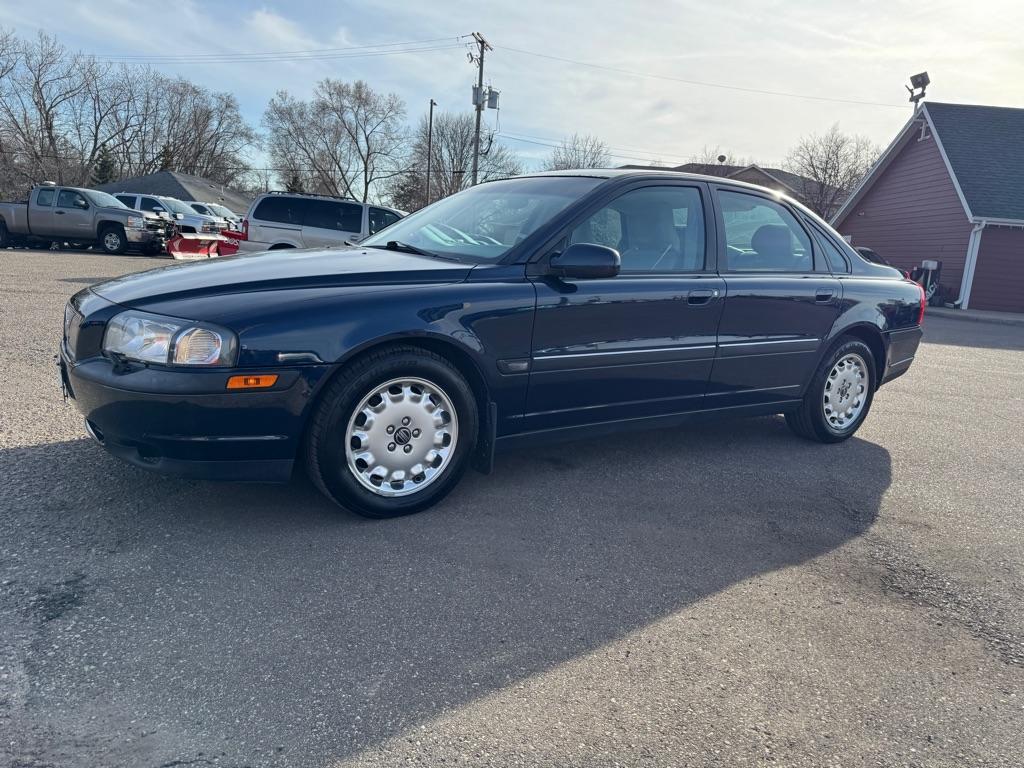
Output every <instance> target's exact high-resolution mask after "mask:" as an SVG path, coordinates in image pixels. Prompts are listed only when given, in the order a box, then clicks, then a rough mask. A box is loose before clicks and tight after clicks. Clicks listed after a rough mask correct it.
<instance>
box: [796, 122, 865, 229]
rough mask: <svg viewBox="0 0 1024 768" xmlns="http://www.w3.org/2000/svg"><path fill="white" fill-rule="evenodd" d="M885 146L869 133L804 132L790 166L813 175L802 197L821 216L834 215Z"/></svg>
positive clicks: (802, 174)
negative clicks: (874, 139) (809, 133)
mask: <svg viewBox="0 0 1024 768" xmlns="http://www.w3.org/2000/svg"><path fill="white" fill-rule="evenodd" d="M879 154H881V149H880V148H879V147H878V146H877V145H876V144H875V143H874V142H872V141H871V140H870V139H869V138H867V137H866V136H857V135H853V134H847V133H843V132H842V131H840V130H839V124H838V123H836V124H835V125H833V126H832V127H831V128H830V129H829V130H828V132H827V133H824V134H820V135H819V134H811V135H809V136H804V137H803V138H802V139H800V141H799V142H798V143H797V145H796V146H795V147H794V148H793V149H792V150H790V153H789V155H788V156H787V158H786V163H785V167H786V170H788V171H790V172H791V173H796V174H799V175H801V176H804V177H806V178H807V179H810V183H808V184H805V185H804V187H805V188H804V189H803V190H802V195H801V199H802V200H803V201H804V203H805V204H806V205H807V206H808V207H809V208H811V209H812V210H813V211H814V212H815V213H817V214H818V215H819V216H823V217H825V218H828V217H830V216H831V215H832V214H833V213H835V211H836V210H837V209H838V208H839V206H840V205H841V204H842V202H843V201H844V200H845V199H846V198H847V196H848V195H849V194H850V193H851V192H852V191H853V188H854V187H855V186H856V185H857V182H859V181H860V180H861V179H862V178H863V177H864V174H866V173H867V172H868V170H870V168H871V166H872V165H873V164H874V162H875V160H877V159H878V156H879Z"/></svg>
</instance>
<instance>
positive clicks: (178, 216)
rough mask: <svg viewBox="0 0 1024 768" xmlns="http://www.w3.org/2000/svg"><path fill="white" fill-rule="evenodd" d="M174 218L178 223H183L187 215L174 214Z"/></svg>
mask: <svg viewBox="0 0 1024 768" xmlns="http://www.w3.org/2000/svg"><path fill="white" fill-rule="evenodd" d="M174 218H176V219H177V220H178V221H181V220H182V219H184V218H185V214H184V213H176V214H174Z"/></svg>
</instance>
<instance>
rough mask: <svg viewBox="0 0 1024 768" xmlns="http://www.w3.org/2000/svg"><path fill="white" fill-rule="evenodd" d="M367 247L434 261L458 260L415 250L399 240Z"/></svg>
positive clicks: (422, 250) (420, 249) (412, 246)
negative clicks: (423, 257)
mask: <svg viewBox="0 0 1024 768" xmlns="http://www.w3.org/2000/svg"><path fill="white" fill-rule="evenodd" d="M367 247H369V248H382V249H384V250H387V251H401V252H402V253H415V254H416V255H417V256H430V257H432V258H435V259H443V260H444V261H458V259H453V258H452V257H451V256H442V255H441V254H440V253H434V252H433V251H427V250H424V249H423V248H417V247H416V246H415V245H409V243H403V242H402V241H400V240H388V242H387V244H386V245H370V246H367Z"/></svg>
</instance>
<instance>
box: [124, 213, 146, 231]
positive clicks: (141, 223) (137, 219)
mask: <svg viewBox="0 0 1024 768" xmlns="http://www.w3.org/2000/svg"><path fill="white" fill-rule="evenodd" d="M126 226H127V227H128V229H145V228H146V220H145V219H144V218H143V217H142V216H129V217H128V221H127V222H126Z"/></svg>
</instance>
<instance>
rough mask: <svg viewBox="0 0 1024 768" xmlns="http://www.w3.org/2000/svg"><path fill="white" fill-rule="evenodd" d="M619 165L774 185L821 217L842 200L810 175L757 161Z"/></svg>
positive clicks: (760, 184)
mask: <svg viewBox="0 0 1024 768" xmlns="http://www.w3.org/2000/svg"><path fill="white" fill-rule="evenodd" d="M622 167H623V168H630V169H635V170H659V171H678V172H680V173H699V174H702V175H704V176H720V177H721V178H725V179H736V180H737V181H745V182H747V183H748V184H757V185H759V186H762V187H767V188H768V189H774V190H776V191H777V192H782V193H783V194H785V195H789V196H790V197H792V198H793V199H795V200H799V201H800V202H801V203H803V204H804V205H806V206H807V207H808V208H810V209H811V210H813V211H815V212H816V213H818V214H820V215H821V216H823V217H824V218H826V219H827V218H831V216H832V214H833V213H835V209H836V208H838V207H839V204H840V203H842V202H843V195H842V193H841V192H839V191H837V190H836V189H835V188H834V187H829V186H828V185H825V184H819V183H818V182H817V181H815V180H814V179H809V178H807V177H806V176H801V175H799V174H797V173H790V172H789V171H784V170H782V169H781V168H764V167H762V166H760V165H757V164H753V165H726V164H725V163H684V164H683V165H676V166H673V167H671V168H669V167H663V166H655V165H624V166H622Z"/></svg>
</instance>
